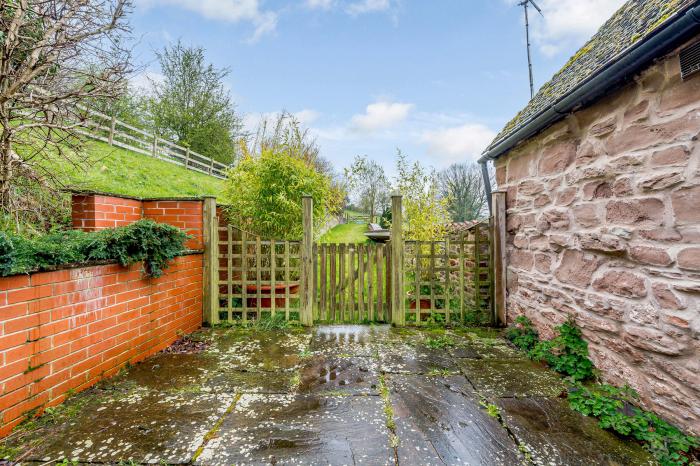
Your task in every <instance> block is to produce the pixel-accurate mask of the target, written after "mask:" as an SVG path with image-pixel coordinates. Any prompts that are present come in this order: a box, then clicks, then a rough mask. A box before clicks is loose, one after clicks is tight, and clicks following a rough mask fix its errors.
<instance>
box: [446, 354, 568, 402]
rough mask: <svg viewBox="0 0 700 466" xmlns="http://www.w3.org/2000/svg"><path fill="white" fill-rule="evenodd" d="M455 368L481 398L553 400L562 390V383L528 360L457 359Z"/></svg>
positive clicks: (549, 372) (540, 366)
mask: <svg viewBox="0 0 700 466" xmlns="http://www.w3.org/2000/svg"><path fill="white" fill-rule="evenodd" d="M458 364H459V367H460V368H461V370H462V372H463V373H464V375H466V377H467V378H468V379H469V381H470V382H471V383H472V384H473V385H474V387H475V388H476V389H477V390H478V391H479V392H480V393H481V394H482V395H483V396H485V397H488V398H502V397H518V398H524V397H533V396H535V397H557V396H559V395H560V394H561V393H562V392H564V391H566V384H565V383H564V380H563V379H562V378H561V377H560V376H559V375H557V373H555V372H553V371H551V370H549V369H547V368H546V367H544V366H543V365H542V364H539V363H536V362H533V361H530V360H513V361H503V360H492V359H478V360H474V359H460V360H459V362H458Z"/></svg>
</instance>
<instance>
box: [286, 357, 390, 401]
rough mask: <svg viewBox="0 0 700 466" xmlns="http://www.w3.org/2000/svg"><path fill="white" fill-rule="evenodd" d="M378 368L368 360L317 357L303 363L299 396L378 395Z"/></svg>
mask: <svg viewBox="0 0 700 466" xmlns="http://www.w3.org/2000/svg"><path fill="white" fill-rule="evenodd" d="M378 386H379V364H378V362H377V360H376V359H375V358H371V357H355V356H350V357H338V356H326V355H324V354H319V355H315V356H312V357H310V358H307V359H305V361H304V362H303V364H302V367H301V370H300V384H299V387H298V391H299V393H319V394H323V393H330V392H335V393H339V394H345V395H378V394H379V389H378Z"/></svg>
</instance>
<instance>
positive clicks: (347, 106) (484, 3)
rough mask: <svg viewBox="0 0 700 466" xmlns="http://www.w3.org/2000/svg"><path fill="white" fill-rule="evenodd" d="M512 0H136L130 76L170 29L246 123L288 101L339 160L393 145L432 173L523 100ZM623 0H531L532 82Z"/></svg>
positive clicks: (479, 145) (465, 153)
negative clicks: (207, 65)
mask: <svg viewBox="0 0 700 466" xmlns="http://www.w3.org/2000/svg"><path fill="white" fill-rule="evenodd" d="M536 1H537V0H536ZM515 3H516V0H136V8H135V11H134V14H133V17H132V25H133V29H134V33H135V34H136V35H137V36H138V37H140V40H139V43H138V45H137V47H136V51H135V52H136V53H135V54H136V59H137V62H139V63H140V64H141V65H142V71H141V72H140V75H138V76H135V77H134V82H135V83H142V82H144V81H146V80H145V78H144V77H145V76H146V75H148V76H151V77H155V78H156V79H157V74H158V66H157V64H156V63H155V62H154V54H153V51H154V50H157V49H160V48H162V47H163V46H164V45H167V44H169V43H171V42H173V41H176V40H177V39H178V38H179V39H182V41H183V42H185V43H186V44H192V45H201V46H203V47H204V48H205V49H206V51H207V59H208V60H209V61H210V62H212V63H213V64H215V65H216V66H218V67H228V68H230V70H231V74H230V76H229V78H228V80H227V83H226V84H227V86H228V87H229V88H230V92H231V95H232V96H233V99H234V100H235V102H236V104H237V106H238V111H239V112H240V113H241V114H242V115H244V117H245V122H246V125H247V126H248V128H249V129H254V128H255V125H256V124H257V123H258V122H259V121H260V119H261V117H265V116H266V115H267V116H269V115H272V114H274V113H275V112H279V111H281V110H287V111H289V112H292V113H294V114H296V115H297V116H298V118H299V119H300V120H301V121H302V122H303V123H304V124H305V125H306V126H307V127H309V128H310V130H311V131H312V133H313V134H314V135H315V137H316V138H317V140H318V143H319V145H320V146H321V150H322V153H323V155H324V156H325V157H327V158H328V159H330V160H331V161H332V162H333V163H334V164H335V165H336V167H337V168H338V169H339V170H340V169H342V167H344V166H346V165H348V164H349V162H350V161H351V160H352V158H353V156H354V155H368V156H369V157H371V158H373V159H375V160H377V161H379V162H380V163H382V164H383V165H384V166H385V167H386V169H387V171H388V172H389V173H393V171H394V170H393V167H394V156H395V151H396V148H397V147H398V148H401V150H402V151H403V152H404V153H405V154H407V155H408V156H409V158H411V159H414V160H420V161H421V162H423V163H425V164H426V165H432V166H434V167H435V168H438V169H439V168H443V167H445V166H447V165H449V164H450V163H453V162H459V161H465V160H475V159H476V158H477V157H478V154H479V153H480V152H481V150H482V149H483V148H484V146H485V145H486V144H487V143H488V142H489V141H490V139H491V138H492V137H493V136H494V135H495V133H497V132H498V131H499V130H500V128H501V127H502V126H503V125H504V124H505V123H506V122H507V121H508V120H509V119H510V118H511V117H512V116H513V115H515V113H517V112H518V111H519V110H520V109H521V108H522V107H523V106H524V105H525V104H526V103H527V100H528V98H529V87H528V78H527V61H526V55H525V38H524V24H523V12H522V8H521V7H517V6H516V5H515ZM622 3H623V1H622V0H586V1H581V0H539V1H538V4H539V5H540V6H541V7H542V9H543V11H544V13H545V18H544V19H543V18H539V17H538V16H537V15H534V14H532V15H531V17H532V19H533V25H532V34H533V40H532V41H533V60H534V66H535V85H536V87H538V86H540V85H542V84H543V83H544V82H545V81H546V80H547V79H548V78H549V77H551V76H552V74H554V73H555V72H556V71H557V70H558V69H559V68H560V67H561V66H562V65H563V64H564V63H565V62H566V60H567V59H568V57H569V56H571V55H572V54H573V53H574V52H575V51H576V49H578V48H579V47H580V46H581V45H582V44H583V43H584V42H585V41H586V39H587V38H588V37H590V36H591V35H592V34H593V33H594V32H595V31H596V29H597V28H598V27H599V26H600V25H601V24H602V23H603V22H604V21H605V19H607V17H609V16H610V15H611V14H612V13H613V12H614V11H615V9H616V8H618V7H619V6H620V5H621V4H622ZM531 13H534V12H533V11H532V10H531ZM533 16H534V17H533Z"/></svg>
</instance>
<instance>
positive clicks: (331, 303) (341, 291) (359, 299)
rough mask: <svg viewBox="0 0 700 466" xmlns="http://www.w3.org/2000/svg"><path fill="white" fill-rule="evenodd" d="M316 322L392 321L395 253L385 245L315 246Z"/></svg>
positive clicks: (314, 287) (314, 292)
mask: <svg viewBox="0 0 700 466" xmlns="http://www.w3.org/2000/svg"><path fill="white" fill-rule="evenodd" d="M313 258H314V266H313V270H314V279H313V280H314V286H313V296H314V320H316V321H321V322H330V323H341V322H357V323H369V322H389V321H390V307H391V279H390V276H391V275H390V273H389V271H390V266H391V250H390V248H389V247H388V246H386V245H384V244H376V243H369V244H317V245H315V246H314V254H313Z"/></svg>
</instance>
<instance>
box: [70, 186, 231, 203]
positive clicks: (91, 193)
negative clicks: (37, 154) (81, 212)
mask: <svg viewBox="0 0 700 466" xmlns="http://www.w3.org/2000/svg"><path fill="white" fill-rule="evenodd" d="M66 192H68V193H70V194H76V195H82V196H108V197H116V198H118V199H131V200H134V201H142V202H144V201H145V202H151V201H203V200H204V199H212V198H213V199H216V196H183V197H178V196H165V197H138V196H129V195H128V194H116V193H108V192H104V191H92V190H85V189H67V190H66ZM219 205H221V204H219Z"/></svg>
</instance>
